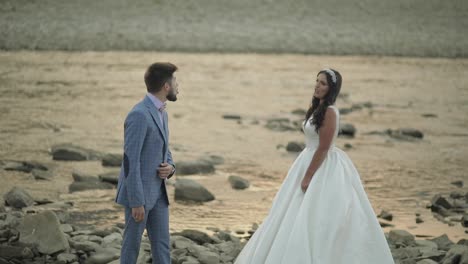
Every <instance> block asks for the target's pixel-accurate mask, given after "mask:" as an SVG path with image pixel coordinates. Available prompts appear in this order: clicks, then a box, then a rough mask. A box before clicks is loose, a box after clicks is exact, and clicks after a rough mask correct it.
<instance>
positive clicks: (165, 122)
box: [163, 111, 169, 142]
mask: <svg viewBox="0 0 468 264" xmlns="http://www.w3.org/2000/svg"><path fill="white" fill-rule="evenodd" d="M163 118H164V130H165V131H164V132H165V133H166V138H167V139H169V127H168V122H167V112H166V111H164V115H163ZM166 142H167V141H166Z"/></svg>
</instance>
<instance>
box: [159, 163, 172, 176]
mask: <svg viewBox="0 0 468 264" xmlns="http://www.w3.org/2000/svg"><path fill="white" fill-rule="evenodd" d="M172 169H173V167H172V165H171V164H169V163H161V165H159V168H158V175H159V178H161V179H166V178H167V177H169V175H170V174H171V172H172Z"/></svg>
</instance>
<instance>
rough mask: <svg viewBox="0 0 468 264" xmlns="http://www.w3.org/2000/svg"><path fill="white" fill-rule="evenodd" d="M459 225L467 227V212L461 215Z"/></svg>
mask: <svg viewBox="0 0 468 264" xmlns="http://www.w3.org/2000/svg"><path fill="white" fill-rule="evenodd" d="M461 225H462V226H463V227H468V214H465V215H463V217H462V219H461Z"/></svg>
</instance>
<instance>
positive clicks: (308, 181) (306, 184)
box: [301, 176, 312, 193]
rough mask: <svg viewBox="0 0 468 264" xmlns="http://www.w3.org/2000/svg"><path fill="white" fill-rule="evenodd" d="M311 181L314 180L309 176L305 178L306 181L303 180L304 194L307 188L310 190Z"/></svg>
mask: <svg viewBox="0 0 468 264" xmlns="http://www.w3.org/2000/svg"><path fill="white" fill-rule="evenodd" d="M311 180H312V177H308V176H304V179H302V183H301V189H302V191H303V192H304V193H305V192H306V191H307V188H309V184H310V181H311Z"/></svg>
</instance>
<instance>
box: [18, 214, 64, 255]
mask: <svg viewBox="0 0 468 264" xmlns="http://www.w3.org/2000/svg"><path fill="white" fill-rule="evenodd" d="M18 230H19V232H20V239H19V241H20V243H24V244H31V243H32V244H35V245H37V250H38V251H39V252H40V253H42V254H46V255H51V254H55V253H58V252H61V251H65V250H68V249H69V248H70V246H69V244H68V240H67V238H66V236H65V233H63V232H62V229H61V228H60V222H59V219H58V218H57V216H56V215H55V213H54V212H52V211H45V212H42V213H40V214H37V215H26V216H25V217H24V219H23V222H22V223H21V224H20V226H19V228H18Z"/></svg>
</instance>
